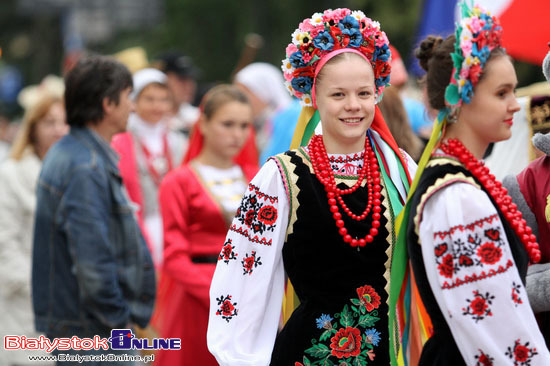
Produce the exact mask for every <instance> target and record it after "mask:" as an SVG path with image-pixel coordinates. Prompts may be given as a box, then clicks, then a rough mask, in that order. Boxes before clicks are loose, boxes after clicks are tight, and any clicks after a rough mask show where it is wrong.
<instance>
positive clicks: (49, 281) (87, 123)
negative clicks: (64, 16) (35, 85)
mask: <svg viewBox="0 0 550 366" xmlns="http://www.w3.org/2000/svg"><path fill="white" fill-rule="evenodd" d="M65 83H66V91H65V104H66V110H67V119H68V123H69V125H70V126H71V131H70V133H69V134H68V135H67V136H65V137H64V138H62V139H61V140H60V141H59V142H58V143H57V144H56V145H54V146H53V147H52V148H51V149H50V151H49V152H48V154H47V156H46V157H45V159H44V162H43V167H42V171H41V173H40V178H39V182H38V187H37V210H36V224H35V229H34V247H33V273H32V289H33V293H32V295H33V306H34V313H35V325H36V329H37V330H38V331H41V332H44V333H46V335H47V336H48V337H50V338H55V337H69V338H70V337H72V336H73V335H76V336H79V337H93V335H99V336H100V337H109V335H110V331H111V329H113V328H128V327H129V326H131V325H132V324H136V325H138V326H140V327H145V326H146V325H147V323H148V322H149V319H150V317H151V313H152V311H153V305H154V299H155V275H154V268H153V263H152V260H151V255H150V253H149V250H148V248H147V246H146V244H145V241H144V239H143V236H142V234H141V232H140V230H139V227H138V225H137V223H136V220H135V216H134V209H133V207H132V206H131V205H130V203H129V200H128V198H127V195H126V193H125V191H124V189H123V186H122V181H121V178H120V174H119V171H118V168H117V161H118V156H117V155H116V153H115V152H114V151H113V150H112V149H111V147H110V145H109V143H110V141H111V138H112V136H113V135H114V134H116V133H119V132H123V131H125V129H126V122H127V119H128V114H129V112H130V109H131V101H130V99H129V97H128V95H129V93H130V92H131V90H132V76H131V75H130V73H129V71H128V70H127V69H126V67H125V66H123V65H122V64H120V63H119V62H117V61H114V60H112V59H110V58H107V57H101V56H93V57H89V58H85V59H83V60H81V61H80V62H79V63H78V64H77V65H76V66H75V68H74V69H73V70H72V71H71V72H70V73H69V74H68V75H67V77H66V81H65ZM104 352H105V353H111V352H106V351H104Z"/></svg>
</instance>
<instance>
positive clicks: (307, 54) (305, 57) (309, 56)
mask: <svg viewBox="0 0 550 366" xmlns="http://www.w3.org/2000/svg"><path fill="white" fill-rule="evenodd" d="M312 58H313V56H311V54H310V53H308V52H304V55H303V56H302V60H303V61H304V63H305V64H307V63H309V61H311V59H312Z"/></svg>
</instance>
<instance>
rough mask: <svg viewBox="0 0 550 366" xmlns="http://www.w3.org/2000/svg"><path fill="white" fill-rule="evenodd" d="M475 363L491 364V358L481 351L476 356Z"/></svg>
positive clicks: (480, 364) (486, 365) (488, 365)
mask: <svg viewBox="0 0 550 366" xmlns="http://www.w3.org/2000/svg"><path fill="white" fill-rule="evenodd" d="M476 358H477V365H479V366H493V359H492V358H489V356H487V355H486V354H485V353H483V352H481V355H480V356H476Z"/></svg>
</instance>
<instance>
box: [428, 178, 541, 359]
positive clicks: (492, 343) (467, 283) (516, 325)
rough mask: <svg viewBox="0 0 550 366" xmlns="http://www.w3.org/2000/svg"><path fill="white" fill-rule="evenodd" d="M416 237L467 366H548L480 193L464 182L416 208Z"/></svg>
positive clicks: (498, 226)
mask: <svg viewBox="0 0 550 366" xmlns="http://www.w3.org/2000/svg"><path fill="white" fill-rule="evenodd" d="M419 238H420V242H421V244H422V256H423V258H424V265H425V270H426V274H427V277H428V281H429V285H430V287H431V289H432V291H433V293H434V296H435V298H436V300H437V303H438V305H439V307H440V309H441V312H442V314H443V315H444V316H445V319H446V321H447V324H448V325H449V327H450V330H451V332H452V334H453V337H454V339H455V341H456V344H457V346H458V348H459V350H460V353H461V354H462V357H463V358H464V360H465V362H466V364H467V365H485V364H491V365H531V366H535V365H550V353H549V352H548V349H547V348H546V344H545V341H544V338H543V337H542V335H541V333H540V331H539V328H538V325H537V322H536V320H535V317H534V315H533V312H532V310H531V307H530V305H529V301H528V299H527V292H526V291H525V287H524V286H523V284H522V282H521V279H520V276H519V273H518V271H517V268H516V265H515V263H514V259H513V257H512V253H511V249H510V246H509V243H508V240H507V238H506V234H505V232H504V228H503V226H502V222H501V221H500V218H499V216H498V214H497V211H496V209H495V207H494V205H493V204H492V202H491V201H490V199H489V197H488V196H487V194H486V193H485V192H484V191H482V190H481V189H478V188H477V187H475V186H473V185H471V184H468V183H454V184H451V185H449V186H448V187H445V188H442V189H441V190H439V191H437V192H436V193H435V194H433V196H431V197H430V198H429V199H428V200H427V201H426V203H425V205H424V207H423V211H422V218H421V221H420V224H419ZM489 361H491V362H492V363H489Z"/></svg>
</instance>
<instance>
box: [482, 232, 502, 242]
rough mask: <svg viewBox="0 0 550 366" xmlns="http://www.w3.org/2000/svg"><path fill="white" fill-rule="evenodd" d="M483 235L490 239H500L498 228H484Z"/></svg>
mask: <svg viewBox="0 0 550 366" xmlns="http://www.w3.org/2000/svg"><path fill="white" fill-rule="evenodd" d="M485 235H486V236H487V237H488V238H489V239H491V240H492V241H499V240H500V231H498V230H495V229H489V230H485Z"/></svg>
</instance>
